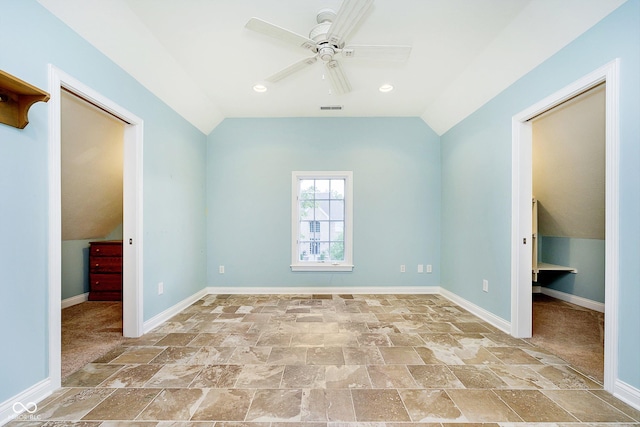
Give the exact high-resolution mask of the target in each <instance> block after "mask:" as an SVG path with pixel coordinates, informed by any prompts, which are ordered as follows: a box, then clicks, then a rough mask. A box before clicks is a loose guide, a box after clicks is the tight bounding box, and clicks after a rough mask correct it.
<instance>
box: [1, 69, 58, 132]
mask: <svg viewBox="0 0 640 427" xmlns="http://www.w3.org/2000/svg"><path fill="white" fill-rule="evenodd" d="M48 100H49V94H48V93H47V92H45V91H43V90H41V89H38V88H37V87H35V86H32V85H30V84H29V83H27V82H25V81H22V80H20V79H19V78H17V77H14V76H12V75H11V74H8V73H5V72H4V71H2V70H0V123H4V124H5V125H9V126H13V127H16V128H18V129H24V128H25V126H27V124H28V123H29V118H28V113H29V108H31V106H32V105H33V104H35V103H36V102H40V101H42V102H47V101H48Z"/></svg>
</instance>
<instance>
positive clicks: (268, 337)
mask: <svg viewBox="0 0 640 427" xmlns="http://www.w3.org/2000/svg"><path fill="white" fill-rule="evenodd" d="M290 344H291V333H288V332H278V331H273V332H263V334H262V335H261V336H260V338H259V339H258V342H257V343H256V345H257V346H263V347H289V345H290Z"/></svg>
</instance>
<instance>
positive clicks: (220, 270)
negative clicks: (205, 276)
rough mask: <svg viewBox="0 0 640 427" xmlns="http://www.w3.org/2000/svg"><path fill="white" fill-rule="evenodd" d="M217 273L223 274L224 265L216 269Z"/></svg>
mask: <svg viewBox="0 0 640 427" xmlns="http://www.w3.org/2000/svg"><path fill="white" fill-rule="evenodd" d="M218 273H220V274H224V265H221V266H220V267H218Z"/></svg>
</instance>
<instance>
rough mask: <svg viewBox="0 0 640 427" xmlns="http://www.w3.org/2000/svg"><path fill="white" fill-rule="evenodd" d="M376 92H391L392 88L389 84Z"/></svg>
mask: <svg viewBox="0 0 640 427" xmlns="http://www.w3.org/2000/svg"><path fill="white" fill-rule="evenodd" d="M378 90H379V91H380V92H391V91H392V90H393V86H391V85H390V84H383V85H382V86H380V88H379V89H378Z"/></svg>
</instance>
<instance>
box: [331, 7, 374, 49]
mask: <svg viewBox="0 0 640 427" xmlns="http://www.w3.org/2000/svg"><path fill="white" fill-rule="evenodd" d="M372 4H373V0H344V1H343V2H342V6H340V10H338V14H337V15H336V17H335V19H334V20H333V23H332V24H331V27H329V32H328V33H327V40H328V41H329V43H330V44H332V45H335V46H338V47H340V46H342V45H343V44H344V42H345V41H346V39H347V38H348V37H349V35H350V34H351V33H352V32H353V30H354V29H355V28H356V27H357V26H358V24H359V23H360V21H362V18H364V15H365V14H366V13H367V11H368V10H369V8H370V7H371V5H372Z"/></svg>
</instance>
